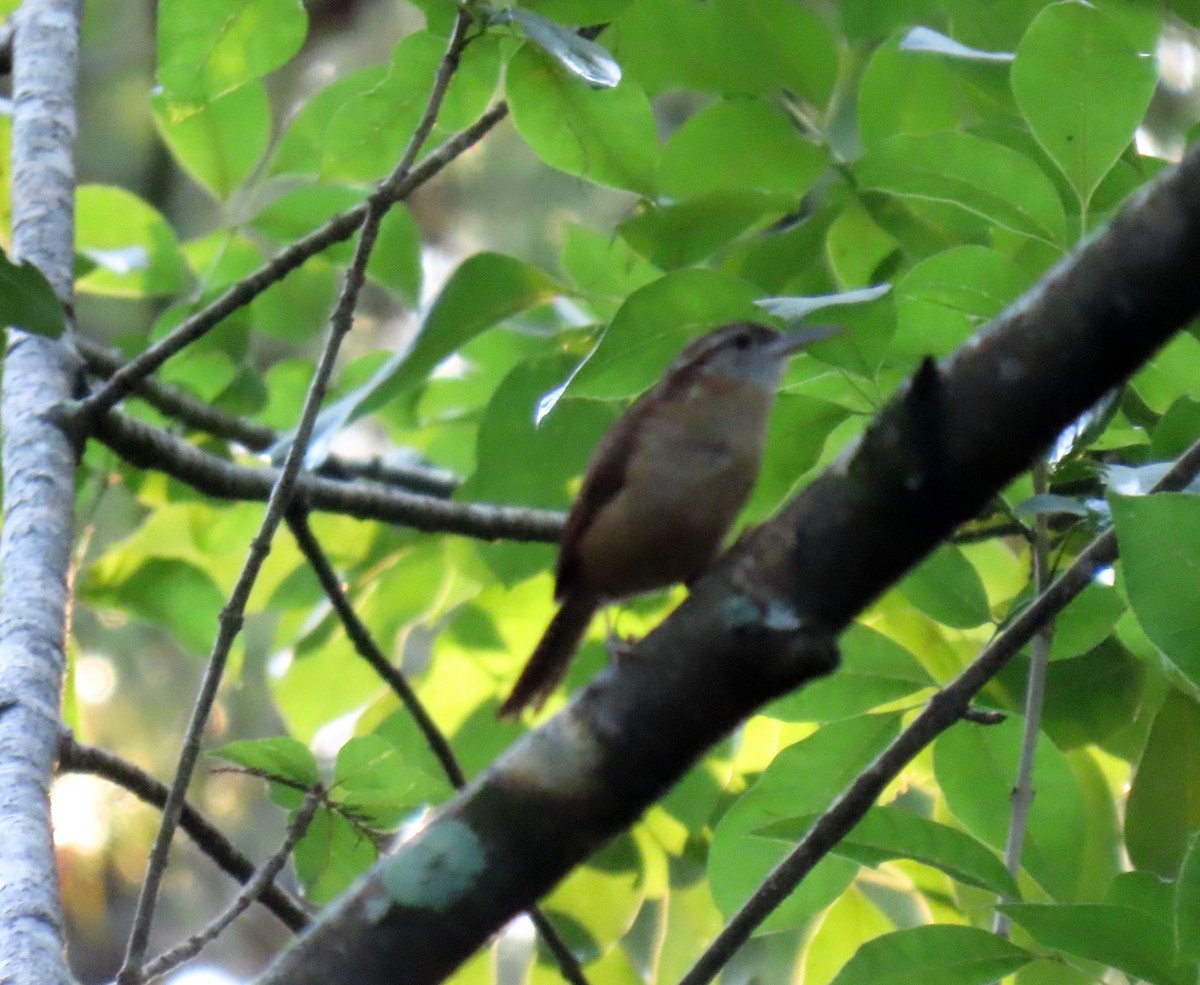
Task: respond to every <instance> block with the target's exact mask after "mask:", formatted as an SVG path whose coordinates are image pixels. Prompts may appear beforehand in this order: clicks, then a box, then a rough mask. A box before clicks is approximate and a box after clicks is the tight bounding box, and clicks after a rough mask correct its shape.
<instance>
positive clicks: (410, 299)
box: [254, 184, 421, 305]
mask: <svg viewBox="0 0 1200 985" xmlns="http://www.w3.org/2000/svg"><path fill="white" fill-rule="evenodd" d="M362 199H363V194H362V192H360V191H357V190H356V189H353V188H348V187H345V186H339V185H331V184H320V185H306V186H303V187H300V188H296V189H294V190H292V191H290V192H288V193H287V194H285V195H283V196H281V197H280V198H277V199H276V200H275V201H274V202H272V203H271V204H270V205H268V206H267V207H266V208H265V209H263V210H262V211H261V212H259V214H258V215H257V216H255V217H254V226H255V228H256V229H259V230H261V231H262V232H264V233H266V234H267V235H268V236H270V237H271V238H272V239H274V240H275V241H276V242H277V243H279V244H280V245H281V246H282V245H284V244H286V243H288V242H290V241H292V240H296V239H299V238H300V237H302V236H304V235H307V234H308V233H310V232H311V231H312V230H314V229H316V228H317V227H318V226H320V225H322V224H324V223H325V222H326V221H328V220H329V219H331V218H333V217H334V216H335V215H338V214H340V213H342V212H346V211H349V210H350V209H351V208H353V207H354V206H356V205H357V204H358V203H359V202H361V201H362ZM321 255H322V256H326V257H329V258H330V259H332V260H334V261H336V262H337V263H339V264H341V265H343V266H344V265H347V264H349V262H350V259H351V257H353V255H354V244H353V243H350V242H343V243H335V244H334V245H333V246H330V247H329V248H328V249H326V250H324V251H323V252H322V254H321ZM367 275H368V276H369V277H370V278H371V279H372V280H374V281H375V282H376V283H379V284H382V285H383V286H384V287H387V288H389V289H390V290H392V291H394V292H395V293H396V294H397V295H398V296H399V297H400V298H401V299H402V300H404V301H405V302H406V303H407V304H409V305H415V304H416V303H417V299H418V296H419V294H420V290H421V231H420V229H418V228H417V223H416V220H415V219H413V216H412V213H411V212H409V210H408V209H407V208H406V207H405V206H404V204H403V203H397V204H395V205H393V206H392V207H391V208H390V209H388V212H387V215H385V216H384V217H383V222H382V223H381V224H380V227H379V236H378V238H377V239H376V241H375V248H374V250H372V252H371V259H370V260H369V261H368V262H367Z"/></svg>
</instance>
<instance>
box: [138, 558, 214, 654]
mask: <svg viewBox="0 0 1200 985" xmlns="http://www.w3.org/2000/svg"><path fill="white" fill-rule="evenodd" d="M115 601H116V604H117V605H119V606H120V607H122V608H123V609H125V610H126V611H128V612H130V613H132V614H133V615H134V616H135V617H137V618H139V619H144V620H145V621H146V622H149V623H152V624H154V625H156V626H161V627H162V628H163V629H165V630H167V631H168V632H169V633H170V634H171V635H172V636H173V637H174V638H175V639H176V640H177V641H178V642H179V644H180V645H181V646H185V647H187V648H188V649H189V650H191V651H192V652H193V653H196V654H207V653H208V652H209V651H210V650H211V649H212V645H213V640H214V639H215V637H216V632H217V616H218V614H219V613H220V611H221V607H222V606H223V605H224V604H225V596H224V595H223V594H222V593H221V592H220V590H219V589H218V588H217V586H216V585H215V584H214V583H213V580H212V578H210V577H209V576H208V574H207V573H206V572H204V571H202V570H201V569H200V568H198V567H195V566H193V565H191V564H189V563H187V562H186V561H181V560H177V559H174V558H171V559H166V558H149V559H148V560H147V561H145V562H144V563H143V564H142V565H140V566H139V567H138V568H137V570H135V571H134V572H132V573H131V574H130V575H129V576H128V577H127V578H126V579H125V580H124V581H123V582H122V583H121V584H119V585H118V586H117V588H116V596H115Z"/></svg>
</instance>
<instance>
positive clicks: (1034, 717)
mask: <svg viewBox="0 0 1200 985" xmlns="http://www.w3.org/2000/svg"><path fill="white" fill-rule="evenodd" d="M1048 473H1049V467H1048V466H1047V464H1046V460H1045V459H1044V458H1040V459H1038V461H1037V463H1036V464H1035V465H1034V467H1033V491H1034V494H1035V495H1042V494H1045V493H1046V492H1047V490H1048V489H1049V475H1048ZM1032 553H1033V588H1034V591H1035V592H1037V593H1038V594H1041V593H1042V592H1044V591H1045V590H1046V588H1047V587H1048V586H1049V584H1050V526H1049V523H1048V521H1047V519H1046V515H1045V514H1044V513H1039V514H1038V515H1037V516H1035V517H1034V520H1033V547H1032ZM1053 639H1054V618H1053V617H1051V618H1050V619H1047V620H1046V622H1045V623H1044V624H1043V625H1042V626H1041V628H1039V629H1038V631H1037V632H1036V633H1035V634H1034V637H1033V641H1032V643H1031V644H1030V646H1029V680H1028V682H1027V683H1026V686H1025V723H1024V728H1023V730H1022V733H1021V753H1020V757H1019V759H1018V761H1017V776H1016V779H1015V781H1014V782H1013V789H1012V801H1011V804H1010V814H1009V822H1008V835H1007V837H1006V838H1005V842H1004V867H1005V868H1006V869H1008V872H1009V874H1010V875H1011V876H1012V877H1013V879H1016V877H1017V874H1018V873H1019V872H1020V871H1021V856H1022V854H1023V852H1024V849H1025V830H1026V828H1027V827H1028V824H1029V811H1030V808H1032V807H1033V796H1034V790H1033V760H1034V755H1035V753H1036V752H1037V741H1038V735H1039V734H1040V733H1041V730H1042V706H1043V705H1044V704H1045V700H1046V671H1047V668H1048V667H1049V666H1050V644H1051V643H1052V642H1053ZM1001 902H1003V900H1001ZM1010 927H1011V920H1010V918H1009V916H1008V914H1007V913H1003V912H1001V911H1000V910H997V911H996V914H995V917H994V918H993V921H992V930H993V931H994V932H995V933H997V934H999V935H1000V936H1001V937H1007V936H1008V932H1009V929H1010Z"/></svg>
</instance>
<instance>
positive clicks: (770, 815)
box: [708, 715, 899, 933]
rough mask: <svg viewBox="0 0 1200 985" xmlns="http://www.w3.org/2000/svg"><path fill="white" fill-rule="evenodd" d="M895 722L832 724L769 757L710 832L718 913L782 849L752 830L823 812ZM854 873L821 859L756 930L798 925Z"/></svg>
mask: <svg viewBox="0 0 1200 985" xmlns="http://www.w3.org/2000/svg"><path fill="white" fill-rule="evenodd" d="M898 725H899V720H898V717H897V716H895V715H866V716H863V717H861V718H851V719H847V720H846V721H843V722H835V723H834V724H832V725H826V726H824V727H823V728H822V729H820V730H819V731H817V732H816V733H814V734H813V735H811V736H810V737H808V738H807V739H805V740H804V741H803V742H798V743H796V744H795V745H791V746H788V747H787V748H786V749H784V750H782V751H781V752H780V753H779V754H778V755H777V756H776V757H775V759H774V761H773V762H772V763H771V765H770V766H768V767H767V769H766V770H765V771H764V772H763V774H762V776H760V777H759V779H758V781H757V782H756V783H755V784H754V786H752V787H751V788H750V789H749V790H748V791H746V793H744V794H743V795H742V796H741V797H740V798H739V799H738V800H737V802H736V803H735V804H734V805H733V806H732V807H731V808H729V810H728V811H726V813H725V815H724V816H723V817H722V818H721V821H720V823H719V824H718V825H717V829H716V832H715V834H714V835H713V842H712V848H711V850H710V852H709V856H708V876H709V880H710V882H711V885H712V893H713V898H714V899H715V900H716V901H717V905H718V906H719V907H720V908H721V912H722V913H724V914H726V915H727V916H728V915H729V914H731V913H733V912H734V911H735V910H736V909H737V908H738V907H740V906H741V905H742V903H744V902H745V900H746V898H747V897H748V896H749V895H750V894H751V893H752V892H753V891H754V890H755V889H757V888H758V885H759V883H760V882H761V881H762V879H763V877H764V876H766V874H767V873H768V872H769V871H770V870H771V869H772V868H773V867H774V866H775V865H776V864H777V863H778V862H779V861H780V860H781V859H782V858H783V857H784V856H785V855H786V854H787V852H788V846H787V845H785V844H781V843H779V842H773V841H771V840H769V839H766V838H761V837H757V836H756V835H755V832H756V831H758V830H759V829H761V828H762V827H764V826H765V825H767V824H770V823H771V822H772V821H777V820H779V819H780V818H785V817H795V816H796V815H797V814H801V813H812V814H816V813H819V812H821V811H823V810H824V809H825V808H826V807H828V806H829V804H830V803H831V802H832V800H833V798H834V797H836V796H837V795H838V794H839V793H840V792H841V791H842V790H844V789H845V787H846V785H847V784H848V783H850V781H851V780H852V779H853V778H854V777H855V776H857V775H858V774H859V772H861V771H862V769H863V768H864V767H866V765H867V764H868V763H870V762H871V760H873V759H874V758H875V757H876V756H877V755H878V754H879V753H880V752H881V751H882V750H883V748H884V747H885V746H886V745H887V744H888V743H889V742H890V741H891V740H892V739H893V738H894V737H895V735H896V732H897V729H898ZM857 872H858V865H857V863H851V862H848V861H847V860H846V859H843V858H838V857H836V856H830V857H827V858H825V859H824V860H823V861H822V862H821V863H820V864H819V865H818V866H817V867H816V868H815V869H814V870H813V872H812V873H811V874H810V875H809V876H808V877H807V878H806V879H805V880H804V881H803V882H802V883H801V884H800V886H799V887H798V888H797V890H796V891H795V892H794V893H793V894H792V895H791V896H789V897H788V899H787V900H786V901H785V902H784V903H783V904H782V905H781V906H780V907H779V908H778V909H777V910H776V911H775V912H774V913H773V914H772V915H771V916H770V917H769V918H768V919H767V921H766V922H765V923H764V924H763V925H762V926H761V927H759V928H758V933H771V932H773V931H777V930H782V929H785V928H788V927H795V926H798V925H800V924H802V923H804V922H805V921H806V920H808V919H809V918H811V917H812V916H814V915H815V914H816V913H818V912H820V911H821V910H822V909H824V908H825V907H826V906H828V905H829V904H830V903H831V902H833V900H835V899H836V898H837V897H838V896H839V895H841V893H842V892H843V891H844V890H845V889H846V887H847V886H849V885H850V883H851V881H852V880H853V879H854V877H855V875H856V874H857Z"/></svg>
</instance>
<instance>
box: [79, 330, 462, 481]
mask: <svg viewBox="0 0 1200 985" xmlns="http://www.w3.org/2000/svg"><path fill="white" fill-rule="evenodd" d="M75 344H76V346H77V347H78V349H79V351H80V353H81V354H82V355H83V358H84V360H85V362H86V363H87V367H88V369H89V370H90V371H91V372H93V373H96V374H98V375H101V376H112V375H113V374H114V373H116V372H118V371H119V370H120V369H121V368H122V367H123V366H125V365H126V362H125V360H124V359H123V358H122V357H121V356H120V354H118V353H116V352H114V351H113V350H111V349H108V348H106V347H105V346H102V345H99V344H97V343H95V342H93V341H91V340H90V339H85V338H82V337H77V338H76V339H75ZM134 392H135V393H136V394H137V396H139V397H141V398H142V399H143V400H145V401H146V403H148V404H149V405H150V406H151V407H153V408H155V410H157V411H159V412H160V413H163V414H165V415H167V416H168V417H171V418H173V419H175V420H176V421H179V422H180V423H181V424H184V425H186V426H187V427H190V428H194V429H196V430H197V431H204V432H206V433H208V434H211V435H214V436H215V437H218V438H221V439H222V440H225V441H231V442H236V443H237V444H239V445H241V446H242V447H243V448H248V449H249V450H250V451H255V452H263V451H266V450H267V449H268V448H270V447H272V446H273V445H275V444H276V443H278V441H279V439H280V435H279V433H278V432H277V431H275V430H274V428H269V427H267V426H266V425H264V424H254V423H252V422H250V421H247V420H244V419H243V418H241V417H237V416H236V415H234V414H227V413H225V411H222V410H218V409H217V408H216V407H213V406H212V405H211V404H207V403H205V402H204V401H203V400H198V399H197V398H196V397H193V396H192V395H191V394H190V393H187V392H186V391H184V390H180V389H178V388H177V387H173V386H171V385H170V384H169V383H163V382H161V381H159V380H156V379H154V378H153V377H147V378H145V379H143V380H139V381H138V383H137V385H136V387H135V390H134ZM317 471H318V474H321V475H328V476H330V477H332V478H338V479H352V478H362V479H373V480H375V481H376V482H381V483H383V484H384V485H389V486H399V487H401V488H402V489H409V490H412V491H413V492H420V493H425V494H426V495H428V496H440V497H449V496H451V495H453V493H454V490H455V489H457V488H458V484H459V483H458V477H457V476H456V475H454V473H452V472H450V471H449V470H447V469H441V468H437V467H435V466H425V465H409V466H405V465H397V464H395V463H389V462H385V461H383V460H381V459H379V458H374V459H368V460H366V461H357V460H352V459H347V458H342V457H341V456H340V455H328V456H326V459H325V462H324V463H323V464H322V466H321V468H320V469H319V470H317Z"/></svg>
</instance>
